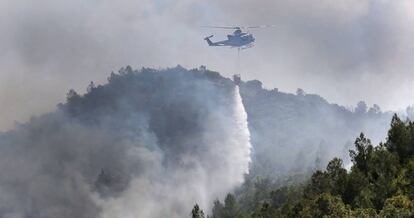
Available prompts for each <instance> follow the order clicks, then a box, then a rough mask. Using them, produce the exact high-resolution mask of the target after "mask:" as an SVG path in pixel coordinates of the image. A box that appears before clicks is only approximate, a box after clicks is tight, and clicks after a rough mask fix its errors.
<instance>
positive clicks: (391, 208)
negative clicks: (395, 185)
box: [379, 195, 414, 218]
mask: <svg viewBox="0 0 414 218" xmlns="http://www.w3.org/2000/svg"><path fill="white" fill-rule="evenodd" d="M379 215H380V217H384V218H385V217H386V218H393V217H401V218H404V217H407V218H408V217H413V216H414V205H413V202H412V201H410V199H409V198H408V197H407V196H405V195H397V196H394V197H392V198H389V199H387V200H386V201H385V204H384V208H383V209H382V210H381V212H380V214H379Z"/></svg>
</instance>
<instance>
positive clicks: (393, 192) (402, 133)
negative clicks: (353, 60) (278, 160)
mask: <svg viewBox="0 0 414 218" xmlns="http://www.w3.org/2000/svg"><path fill="white" fill-rule="evenodd" d="M349 156H350V158H351V160H352V163H353V165H352V167H351V169H350V170H349V171H347V170H346V169H345V168H344V166H343V162H342V160H341V159H340V158H333V159H332V160H331V161H329V163H328V164H327V166H326V168H325V169H324V170H317V171H315V172H314V173H313V174H312V176H311V178H310V179H309V180H308V181H306V182H304V183H302V184H295V185H287V186H278V185H277V184H271V183H269V181H266V180H258V181H256V183H255V184H245V185H244V187H243V188H242V189H240V190H239V191H238V192H237V193H236V196H237V198H236V197H235V196H234V195H233V194H228V195H227V197H226V198H225V200H224V203H221V202H219V201H216V202H215V204H214V207H213V210H212V215H211V216H210V217H213V218H230V217H239V218H241V217H252V218H271V217H407V218H408V217H413V216H414V122H412V121H402V120H401V119H400V118H399V117H398V116H397V115H394V117H393V118H392V121H391V127H390V129H389V131H388V137H387V140H386V141H385V142H384V143H380V144H378V145H376V146H374V145H373V144H372V143H371V141H370V140H369V139H367V138H366V136H365V135H364V134H363V133H361V134H360V136H359V137H357V138H356V140H355V143H354V147H353V148H352V149H351V150H350V151H349ZM201 214H202V213H201V209H200V208H198V207H195V208H194V209H193V211H192V215H193V217H203V216H201Z"/></svg>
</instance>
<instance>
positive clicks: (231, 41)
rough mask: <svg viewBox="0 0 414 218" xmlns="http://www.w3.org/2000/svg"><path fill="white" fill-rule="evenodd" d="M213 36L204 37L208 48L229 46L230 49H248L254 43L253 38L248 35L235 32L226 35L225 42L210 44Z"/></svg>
mask: <svg viewBox="0 0 414 218" xmlns="http://www.w3.org/2000/svg"><path fill="white" fill-rule="evenodd" d="M211 37H213V35H211V36H209V37H206V38H205V40H206V41H207V43H208V45H209V46H230V47H242V48H243V47H250V46H251V45H252V43H253V42H254V41H255V38H254V37H253V35H252V34H250V33H243V32H237V31H235V33H234V34H231V35H227V40H223V41H218V42H212V41H211V40H210V38H211Z"/></svg>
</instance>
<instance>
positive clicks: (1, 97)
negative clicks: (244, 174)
mask: <svg viewBox="0 0 414 218" xmlns="http://www.w3.org/2000/svg"><path fill="white" fill-rule="evenodd" d="M257 24H274V25H276V28H272V29H260V30H254V31H252V32H253V33H254V34H255V37H256V40H257V41H256V46H255V47H254V48H252V49H249V50H245V51H243V52H242V54H241V57H240V58H241V64H240V69H241V73H242V77H243V78H244V79H259V80H261V81H263V82H264V85H265V87H267V88H274V87H277V88H279V90H281V91H287V92H294V91H295V90H296V88H298V87H301V88H303V89H304V90H305V91H306V92H308V93H318V94H320V95H322V96H323V97H325V98H326V99H327V100H328V101H330V102H335V103H339V104H343V105H346V106H351V105H355V104H356V102H357V101H359V100H366V101H367V103H368V104H369V105H371V104H373V103H377V104H379V105H380V106H381V107H382V108H383V109H398V108H404V107H406V106H407V105H410V104H413V103H414V90H413V89H412V87H413V85H414V74H413V73H412V70H413V69H414V41H413V39H414V1H410V0H406V1H405V0H389V1H386V0H347V1H332V0H302V1H297V0H296V1H295V0H291V1H278V0H256V1H252V0H250V1H249V0H227V1H223V0H209V1H197V0H179V1H178V0H176V1H173V0H154V1H150V0H138V1H132V0H130V1H129V0H119V1H109V0H99V1H98V0H90V1H85V0H62V1H56V0H38V1H29V0H20V1H12V0H2V1H0V31H1V33H2V34H0V49H1V52H0V104H1V107H0V114H1V115H0V130H6V129H9V128H11V127H12V126H13V123H14V121H16V120H17V121H26V120H27V119H28V118H30V116H31V115H38V114H41V113H44V112H48V111H52V110H53V109H54V108H55V106H56V104H57V103H59V102H62V101H64V99H65V94H66V93H67V91H68V90H69V89H70V88H74V89H76V90H77V91H79V92H81V93H82V92H84V91H85V89H86V86H87V85H88V83H89V82H90V81H91V80H93V81H95V83H104V82H105V81H106V78H107V76H108V75H109V73H110V72H111V71H117V70H118V69H119V68H120V67H123V66H126V65H128V64H129V65H131V66H132V67H134V68H140V67H143V66H145V67H155V68H158V67H173V66H175V65H177V64H181V65H183V66H185V67H188V68H194V67H198V66H200V65H206V66H207V67H208V68H210V69H213V70H217V71H220V72H221V73H222V74H224V75H225V76H230V75H232V74H233V73H234V72H235V70H236V57H237V51H236V50H235V49H228V48H216V47H208V46H207V44H206V43H205V41H203V38H204V37H205V36H207V35H210V34H214V35H215V37H213V41H215V40H219V39H222V38H224V37H225V35H226V34H227V32H226V31H223V30H212V29H203V28H199V26H201V25H257Z"/></svg>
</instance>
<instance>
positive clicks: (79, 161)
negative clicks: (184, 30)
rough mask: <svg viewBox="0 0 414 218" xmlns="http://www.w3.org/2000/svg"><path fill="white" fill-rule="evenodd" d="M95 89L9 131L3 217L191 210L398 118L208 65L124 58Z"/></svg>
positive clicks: (0, 205) (331, 152)
mask: <svg viewBox="0 0 414 218" xmlns="http://www.w3.org/2000/svg"><path fill="white" fill-rule="evenodd" d="M87 89H88V91H87V93H86V94H85V95H79V94H77V93H76V91H74V90H70V91H69V93H68V96H67V102H65V103H62V104H59V105H58V107H57V109H56V111H55V112H52V113H49V114H45V115H42V116H39V117H33V118H32V119H31V120H30V121H29V122H27V123H24V124H19V125H17V126H16V127H15V128H14V129H13V130H10V131H8V132H4V133H1V135H0V173H1V174H2V177H1V178H0V215H1V217H142V218H147V217H155V218H159V217H186V216H189V214H190V211H191V208H192V206H193V205H194V204H195V203H198V204H200V206H202V207H203V208H207V209H208V208H211V207H212V205H213V201H214V200H215V199H220V200H222V199H223V198H224V195H225V194H226V193H227V192H231V191H233V190H234V189H235V188H237V187H239V186H240V185H242V184H243V181H244V179H245V177H246V176H247V175H248V176H249V177H268V178H271V179H273V180H279V179H283V178H286V177H289V176H291V175H295V174H306V173H307V172H312V171H313V170H315V169H319V168H321V166H323V165H325V164H326V163H327V162H328V161H329V160H330V159H331V158H332V157H334V156H338V157H343V158H345V157H346V155H347V153H348V150H349V148H350V147H349V146H350V145H351V144H352V142H353V140H354V138H355V137H356V136H357V135H358V134H359V133H360V132H365V133H366V134H367V135H368V137H370V138H371V139H373V141H376V142H377V141H380V140H383V139H384V138H385V136H386V130H387V129H388V123H389V121H390V118H391V114H389V113H383V112H381V111H380V110H379V109H378V107H372V108H371V109H369V110H367V109H366V108H365V107H364V105H363V104H361V105H360V107H358V108H357V109H355V110H354V111H353V110H349V109H347V108H345V107H342V106H339V105H336V104H330V103H328V102H327V101H326V100H325V99H323V98H322V97H320V96H318V95H315V94H306V93H304V92H303V91H302V90H298V93H297V94H289V93H284V92H279V91H278V90H276V89H274V90H267V89H264V88H263V87H262V85H261V82H259V81H247V82H243V81H242V82H241V83H240V85H239V86H236V85H235V84H234V82H233V81H232V80H230V79H228V78H224V77H222V76H221V75H220V74H219V73H217V72H213V71H209V70H206V69H205V68H200V69H193V70H187V69H184V68H182V67H180V66H177V67H175V68H169V69H163V70H154V69H149V68H143V69H141V70H133V69H132V68H131V67H126V68H122V69H121V70H120V71H119V72H118V73H116V74H115V73H112V74H111V75H110V76H109V78H108V83H106V84H103V85H97V86H96V85H94V84H93V83H91V84H90V85H89V86H88V88H87ZM345 161H346V162H349V160H348V161H347V160H346V158H345Z"/></svg>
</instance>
